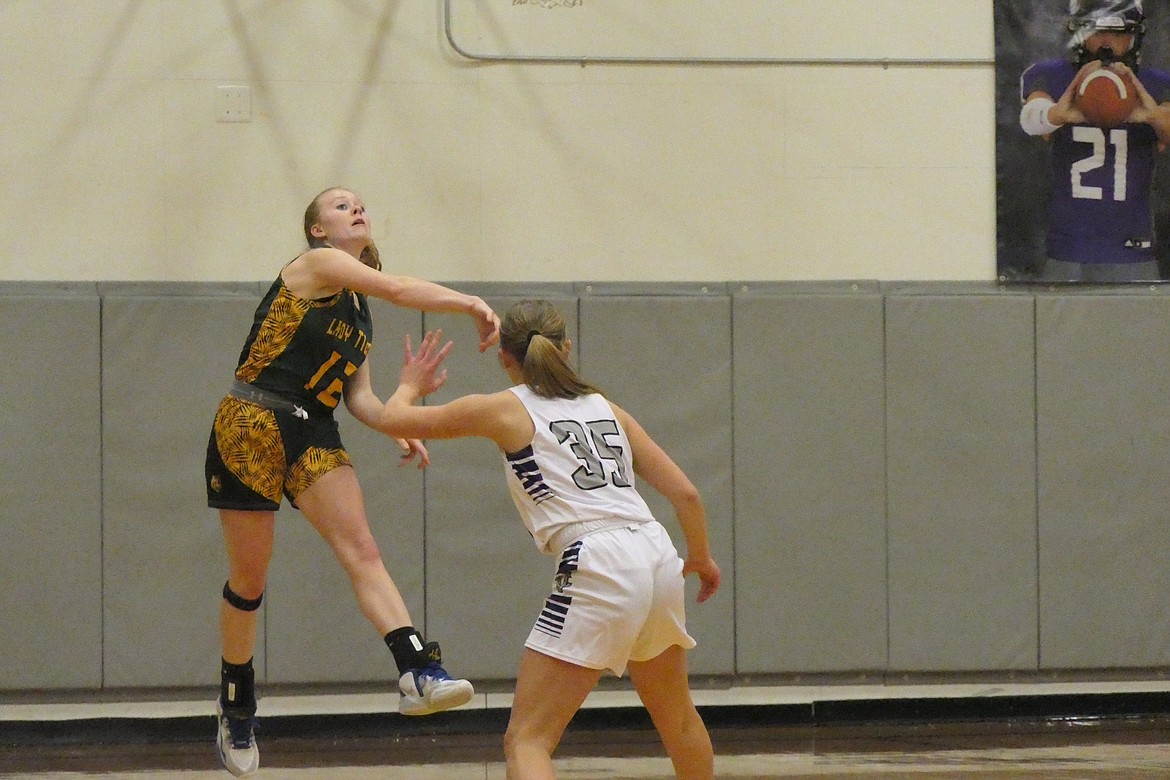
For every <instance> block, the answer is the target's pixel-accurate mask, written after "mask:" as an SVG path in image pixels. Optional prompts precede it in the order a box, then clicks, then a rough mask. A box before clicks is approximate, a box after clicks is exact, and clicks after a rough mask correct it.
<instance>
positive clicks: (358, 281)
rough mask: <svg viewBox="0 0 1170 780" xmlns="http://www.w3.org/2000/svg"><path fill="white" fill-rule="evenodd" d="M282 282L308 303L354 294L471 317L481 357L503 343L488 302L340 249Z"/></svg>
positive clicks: (310, 256)
mask: <svg viewBox="0 0 1170 780" xmlns="http://www.w3.org/2000/svg"><path fill="white" fill-rule="evenodd" d="M282 276H283V277H284V281H285V284H286V285H288V287H289V289H291V290H292V291H293V292H295V293H296V294H297V295H300V296H301V297H303V298H323V297H326V296H329V295H333V294H334V293H336V292H337V291H338V290H341V289H342V288H348V289H350V290H355V291H357V292H360V293H362V294H363V295H369V296H372V297H374V298H381V299H383V300H386V301H389V302H390V303H393V304H394V305H396V306H402V307H403V308H407V309H416V310H418V311H433V312H449V313H456V314H469V315H471V317H472V318H473V319H474V320H475V327H476V330H477V331H478V332H479V351H480V352H484V351H486V350H487V349H488V347H490V346H492V345H493V344H497V343H499V341H500V318H499V316H497V315H496V313H495V312H494V311H493V310H492V308H491V307H490V306H488V305H487V303H485V302H484V301H483V299H482V298H479V297H477V296H475V295H467V294H466V293H461V292H458V291H456V290H452V289H450V288H448V287H444V286H443V285H441V284H436V283H435V282H428V281H426V280H424V279H416V278H415V277H413V276H391V275H390V274H386V273H382V272H381V271H377V270H375V269H373V268H370V267H369V266H368V265H366V264H365V263H363V262H361V261H360V260H358V259H357V258H355V257H354V256H353V255H350V254H348V253H346V252H343V251H341V250H340V249H334V248H333V247H318V248H316V249H310V250H309V251H307V252H305V253H304V254H302V255H301V256H300V257H298V258H297V259H296V260H294V261H293V262H292V263H290V264H289V265H288V266H287V267H286V268H285V269H284V271H283V272H282Z"/></svg>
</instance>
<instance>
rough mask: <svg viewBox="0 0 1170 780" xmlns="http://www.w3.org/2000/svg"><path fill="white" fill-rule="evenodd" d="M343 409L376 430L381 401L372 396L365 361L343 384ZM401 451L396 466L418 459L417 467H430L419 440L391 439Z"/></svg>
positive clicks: (367, 365) (428, 457)
mask: <svg viewBox="0 0 1170 780" xmlns="http://www.w3.org/2000/svg"><path fill="white" fill-rule="evenodd" d="M343 397H344V398H345V408H346V409H349V413H350V414H352V415H353V416H354V418H355V419H356V420H357V421H358V422H360V423H362V424H363V425H366V426H368V427H370V428H373V429H375V430H378V425H377V423H378V415H379V413H380V412H381V411H382V401H381V400H380V399H379V398H378V396H376V395H375V394H374V389H373V387H371V386H370V361H369V360H368V359H367V360H366V361H365V362H364V363H362V364H361V366H360V367H359V368H358V370H357V371H356V372H354V375H353V376H351V377H350V378H349V381H347V382H346V383H345V392H344V394H343ZM392 438H394V440H395V441H396V442H397V443H398V446H399V447H400V448H401V449H402V460H401V462H400V463H399V464H398V465H400V466H405V465H406V464H407V463H410V462H411V461H413V460H414V459H415V458H416V457H417V458H418V467H419V468H420V469H421V468H426V467H427V466H428V465H430V462H431V455H430V453H429V452H427V448H426V445H424V444H423V443H422V441H420V440H419V439H404V438H399V437H392Z"/></svg>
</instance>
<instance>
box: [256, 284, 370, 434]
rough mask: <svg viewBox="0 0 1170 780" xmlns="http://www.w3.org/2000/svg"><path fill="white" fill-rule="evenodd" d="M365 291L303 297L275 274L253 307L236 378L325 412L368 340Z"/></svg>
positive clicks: (365, 350) (317, 413) (364, 352)
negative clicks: (253, 314)
mask: <svg viewBox="0 0 1170 780" xmlns="http://www.w3.org/2000/svg"><path fill="white" fill-rule="evenodd" d="M373 337H374V330H373V322H372V320H371V318H370V309H369V306H368V305H367V303H366V297H365V296H364V295H361V294H359V293H355V292H352V291H350V290H342V291H341V292H339V293H337V294H336V295H334V296H331V297H329V298H323V299H320V300H305V299H304V298H300V297H298V296H296V295H294V294H293V293H292V292H290V291H289V289H288V288H287V287H285V286H284V280H283V279H281V278H280V277H279V276H278V277H277V278H276V281H275V282H273V283H272V287H271V288H269V290H268V292H267V293H266V294H265V296H264V299H263V300H262V301H261V302H260V305H259V306H258V307H257V308H256V316H255V319H254V321H253V323H252V331H251V333H249V334H248V340H247V341H246V342H245V343H244V349H243V351H242V352H241V353H240V362H239V365H238V367H237V368H236V379H239V380H240V381H242V382H247V383H248V384H251V385H254V386H255V387H258V388H260V389H261V390H264V391H267V392H270V393H274V394H276V395H278V396H280V397H281V398H283V399H285V400H287V401H290V402H292V403H294V404H297V405H299V406H301V407H302V408H303V409H304V410H305V411H306V412H308V413H309V414H310V415H313V416H314V417H316V416H330V415H332V413H333V410H334V409H336V408H337V404H338V402H339V401H340V400H341V390H342V387H343V386H344V384H345V382H346V380H347V379H348V378H349V377H350V376H351V375H352V374H353V373H354V372H355V371H357V369H358V366H360V365H361V364H362V363H363V362H364V361H365V359H366V355H367V354H369V351H370V348H371V347H372V346H373Z"/></svg>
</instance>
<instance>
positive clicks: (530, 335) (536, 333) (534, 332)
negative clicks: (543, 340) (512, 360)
mask: <svg viewBox="0 0 1170 780" xmlns="http://www.w3.org/2000/svg"><path fill="white" fill-rule="evenodd" d="M539 335H540V331H539V330H530V331H528V340H527V341H525V342H524V348H525V349H527V348H528V347H529V345H531V344H532V337H533V336H539Z"/></svg>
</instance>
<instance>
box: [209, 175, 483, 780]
mask: <svg viewBox="0 0 1170 780" xmlns="http://www.w3.org/2000/svg"><path fill="white" fill-rule="evenodd" d="M304 231H305V238H306V240H307V241H308V243H309V249H308V250H307V251H305V252H304V253H302V254H301V255H299V256H298V257H297V258H295V259H294V260H293V261H292V262H290V263H289V264H288V265H286V266H285V267H284V268H283V269H282V270H281V272H280V274H279V275H278V277H277V279H276V281H275V282H273V285H272V287H271V288H270V289H269V291H268V293H267V294H266V295H265V296H264V299H263V300H262V301H261V303H260V305H259V307H258V308H257V310H256V316H255V320H254V322H253V325H252V330H251V332H250V333H249V334H248V338H247V340H246V342H245V344H244V348H243V351H242V352H241V354H240V360H239V364H238V366H237V368H236V374H235V378H234V381H233V382H232V384H231V386H230V387H229V389H228V393H227V395H226V396H225V397H224V399H223V401H221V402H220V405H219V409H218V410H217V412H216V415H215V422H214V424H213V426H212V432H211V437H210V441H209V442H208V447H207V461H206V467H205V471H206V480H207V502H208V505H209V506H211V507H212V508H215V509H218V510H219V514H220V520H221V522H222V525H223V532H224V541H225V546H226V548H227V554H228V567H229V571H228V580H227V582H226V583H225V584H224V588H223V602H222V604H221V608H220V633H221V638H222V643H223V647H222V651H223V662H222V668H221V687H220V696H219V700H218V703H217V711H218V713H219V733H218V736H217V740H216V744H217V746H218V749H219V755H220V758H221V760H222V761H223V763H224V766H225V767H226V768H227V769H228V770H229V771H230V772H231V773H232V774H234V775H236V776H238V777H245V776H247V775H250V774H252V773H253V772H255V771H256V769H257V768H258V767H259V751H258V750H257V747H256V740H255V738H254V736H253V727H254V725H255V715H256V696H255V686H254V676H255V675H254V672H253V668H252V655H253V650H254V648H255V641H256V622H257V619H256V611H257V609H259V607H260V603H261V600H262V598H263V594H264V587H265V580H266V576H267V571H268V562H269V560H270V559H271V556H272V547H273V541H274V536H275V512H276V511H277V510H278V509H279V508H280V503H281V498H282V496H287V497H288V499H289V502H290V503H291V504H292V505H293V506H295V507H296V508H297V509H299V510H300V511H301V512H302V513H303V514H304V515H305V517H306V518H307V519H308V520H309V522H311V523H312V524H313V526H314V528H316V529H317V531H318V533H320V534H321V536H322V538H324V539H325V541H326V542H327V543H328V544H329V545H330V547H331V548H332V550H333V552H334V554H335V555H336V557H337V559H338V561H339V562H340V563H341V565H342V567H343V568H344V569H345V571H346V574H347V575H348V576H349V579H350V582H351V583H352V585H353V589H354V593H355V595H356V596H357V600H358V604H359V606H360V607H361V610H362V613H363V614H364V615H365V616H366V618H367V619H369V621H370V622H371V623H372V624H373V625H374V627H375V628H376V629H377V630H378V632H379V634H380V635H382V636H383V638H384V639H385V642H386V645H387V646H388V647H389V648H390V652H391V653H392V654H393V656H394V660H395V663H396V664H397V666H398V671H399V675H400V676H399V690H400V693H401V696H400V699H399V712H401V713H403V714H406V715H426V714H430V713H433V712H437V711H439V710H443V709H448V708H450V707H457V706H459V705H461V704H463V703H465V702H467V701H468V700H469V699H470V698H471V696H472V694H473V688H472V685H471V683H470V682H468V681H467V680H459V679H453V678H451V677H450V676H449V675H448V674H447V672H446V671H445V670H444V669H443V666H442V655H441V652H440V649H439V645H438V643H437V642H426V641H424V640H423V637H422V636H421V635H420V634H419V632H418V631H417V630H415V628H414V627H413V625H412V623H411V619H410V614H409V613H408V611H407V609H406V604H405V602H404V601H403V599H402V595H401V594H400V593H399V591H398V588H397V586H396V585H395V584H394V581H393V580H392V579H391V578H390V575H389V573H388V572H387V571H386V567H385V564H384V563H383V562H382V558H381V555H380V554H379V553H378V549H377V543H376V542H375V540H374V538H373V535H372V534H371V532H370V528H369V522H368V520H367V518H366V515H365V508H364V501H363V500H362V493H361V488H360V486H359V485H358V482H357V478H356V476H355V475H354V471H353V468H352V467H350V460H349V455H348V454H347V453H346V451H345V448H344V446H343V445H342V442H341V437H340V435H339V433H338V426H337V421H336V420H335V419H334V417H333V413H334V409H336V407H337V405H338V404H339V403H340V402H341V401H342V400H344V401H345V405H346V408H347V409H348V410H349V411H350V413H351V414H352V415H353V416H354V417H356V418H357V419H358V420H359V421H360V422H362V423H364V424H366V425H369V426H370V427H374V423H375V422H376V421H377V418H378V415H379V414H380V413H381V410H382V401H381V400H380V399H379V398H378V397H377V396H376V395H375V394H374V392H373V389H372V388H371V386H370V371H369V363H368V361H367V356H368V354H369V352H370V349H371V347H372V339H373V326H372V323H371V319H370V312H369V308H368V306H367V300H366V297H367V296H374V297H377V298H382V299H384V300H387V301H390V302H391V303H394V304H396V305H399V306H404V307H407V308H412V309H416V310H419V311H434V312H465V313H467V314H470V315H471V316H472V318H473V319H474V320H475V324H476V328H477V330H478V332H479V337H480V350H481V351H483V350H486V349H487V348H488V347H490V346H491V345H492V344H495V343H497V342H498V341H499V329H500V321H499V317H497V316H496V314H495V312H493V311H492V309H491V307H489V306H488V305H487V304H486V303H484V301H483V300H481V299H480V298H477V297H475V296H472V295H465V294H463V293H459V292H456V291H454V290H451V289H448V288H446V287H443V286H442V285H438V284H434V283H431V282H426V281H423V280H420V279H415V278H412V277H405V276H391V275H389V274H385V273H383V272H382V271H381V261H380V260H379V258H378V251H377V247H376V246H375V244H374V242H373V240H372V238H371V236H370V221H369V219H368V218H367V216H366V211H365V206H364V205H363V204H362V202H361V200H360V199H359V198H358V197H357V196H356V195H354V194H353V193H352V192H349V191H348V190H344V189H340V188H332V189H328V190H325V191H324V192H322V193H321V194H320V195H318V196H317V197H316V198H314V199H313V202H312V203H311V204H310V205H309V207H308V208H307V209H306V211H305V219H304ZM398 443H399V446H400V447H402V449H403V452H404V455H403V458H404V460H405V461H410V460H413V459H414V458H416V457H417V458H418V460H419V465H420V467H421V466H425V465H426V464H427V463H429V462H430V459H429V456H428V453H427V450H426V447H425V446H424V445H423V444H422V442H421V441H419V440H416V439H410V440H407V439H399V440H398Z"/></svg>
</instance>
